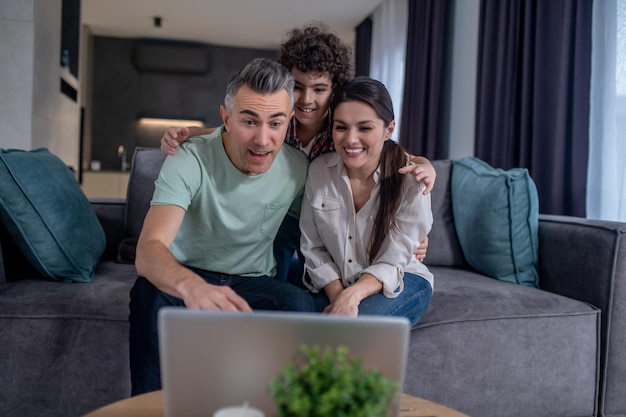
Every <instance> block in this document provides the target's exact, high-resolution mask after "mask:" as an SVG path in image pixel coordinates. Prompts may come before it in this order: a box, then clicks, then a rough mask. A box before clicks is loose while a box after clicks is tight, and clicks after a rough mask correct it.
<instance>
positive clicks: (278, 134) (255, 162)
mask: <svg viewBox="0 0 626 417" xmlns="http://www.w3.org/2000/svg"><path fill="white" fill-rule="evenodd" d="M233 103H234V104H233V108H232V109H231V111H230V112H229V111H227V110H226V108H225V107H224V106H222V107H220V114H221V115H222V120H223V121H224V126H225V127H226V131H227V133H226V134H225V135H224V148H225V150H226V154H227V155H228V157H229V158H230V160H231V162H232V163H233V165H235V167H237V169H239V170H240V171H241V172H243V173H244V174H246V175H258V174H262V173H263V172H265V171H267V170H268V169H269V168H270V166H271V165H272V162H274V158H276V155H278V152H279V151H280V148H281V147H282V145H283V142H284V141H285V135H286V134H287V126H288V124H289V120H290V119H291V116H292V115H293V111H292V110H291V103H290V100H289V94H287V91H285V90H284V89H283V90H280V91H279V92H277V93H273V94H259V93H256V92H254V91H252V90H251V89H250V88H249V87H248V86H246V85H243V86H241V88H240V89H239V91H238V92H237V94H236V95H235V97H234V100H233Z"/></svg>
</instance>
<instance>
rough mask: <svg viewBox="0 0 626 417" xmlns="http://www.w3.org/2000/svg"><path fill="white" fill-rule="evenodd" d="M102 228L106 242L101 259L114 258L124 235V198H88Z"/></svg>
mask: <svg viewBox="0 0 626 417" xmlns="http://www.w3.org/2000/svg"><path fill="white" fill-rule="evenodd" d="M89 202H90V203H91V206H92V207H93V208H94V210H95V212H96V215H97V216H98V220H100V224H101V225H102V228H103V229H104V234H105V235H106V239H107V244H106V249H105V250H104V254H103V255H102V259H103V260H104V259H109V260H110V259H116V258H117V250H118V246H119V244H120V241H121V240H122V239H123V238H124V237H125V236H126V229H125V216H126V200H124V199H119V198H92V199H90V200H89Z"/></svg>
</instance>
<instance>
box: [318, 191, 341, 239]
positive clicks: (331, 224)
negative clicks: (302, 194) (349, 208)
mask: <svg viewBox="0 0 626 417" xmlns="http://www.w3.org/2000/svg"><path fill="white" fill-rule="evenodd" d="M311 208H312V209H313V218H314V219H315V224H316V226H317V230H318V232H319V234H320V235H336V234H337V233H338V232H339V226H340V222H341V217H340V215H341V201H340V200H338V199H336V198H331V197H315V198H314V199H313V200H312V201H311Z"/></svg>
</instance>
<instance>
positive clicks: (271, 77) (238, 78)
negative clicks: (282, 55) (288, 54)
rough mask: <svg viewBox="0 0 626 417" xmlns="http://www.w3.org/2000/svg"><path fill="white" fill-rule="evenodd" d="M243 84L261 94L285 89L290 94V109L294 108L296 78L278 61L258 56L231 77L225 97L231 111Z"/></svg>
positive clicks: (226, 104)
mask: <svg viewBox="0 0 626 417" xmlns="http://www.w3.org/2000/svg"><path fill="white" fill-rule="evenodd" d="M242 85H246V86H248V87H249V88H250V89H251V90H252V91H254V92H255V93H259V94H274V93H277V92H279V91H280V90H282V89H284V90H286V91H287V94H289V103H290V109H293V103H294V99H293V87H294V85H295V81H294V78H293V76H292V75H291V73H290V72H289V70H288V69H287V68H285V67H284V66H283V65H282V64H279V63H278V62H276V61H272V60H271V59H267V58H256V59H254V60H252V61H251V62H250V63H249V64H248V65H246V66H245V67H243V69H241V70H240V71H239V72H238V73H236V74H235V75H233V76H232V77H231V79H230V80H229V81H228V86H227V87H226V97H225V98H224V106H225V107H226V110H228V111H229V112H230V111H231V110H232V108H233V106H234V104H235V103H234V100H235V95H236V94H237V92H238V91H239V89H240V88H241V86H242Z"/></svg>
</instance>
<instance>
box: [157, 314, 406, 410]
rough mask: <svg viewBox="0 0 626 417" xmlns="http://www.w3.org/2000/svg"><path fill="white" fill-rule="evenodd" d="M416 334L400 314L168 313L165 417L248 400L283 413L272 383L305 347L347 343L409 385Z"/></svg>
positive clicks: (164, 323) (163, 348)
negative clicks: (272, 393)
mask: <svg viewBox="0 0 626 417" xmlns="http://www.w3.org/2000/svg"><path fill="white" fill-rule="evenodd" d="M409 331H410V324H409V321H408V320H407V319H404V318H395V317H379V316H360V317H358V318H349V317H342V316H330V315H322V314H313V313H286V312H255V313H230V312H212V311H199V310H188V309H184V308H169V307H168V308H163V309H161V310H160V311H159V349H160V359H161V382H162V385H163V397H164V398H163V400H164V412H165V417H196V416H197V417H211V416H213V413H214V412H215V411H216V410H217V409H219V408H222V407H226V406H233V405H242V404H244V403H247V404H249V406H250V407H255V408H258V409H260V410H261V411H263V412H264V413H265V416H266V417H270V416H273V415H275V414H276V411H277V409H276V406H275V404H274V402H273V400H272V398H271V396H270V393H269V384H270V381H271V380H272V379H273V378H274V377H276V376H277V375H278V374H280V373H281V371H282V370H283V367H284V365H285V364H286V363H287V362H289V361H290V360H292V359H293V356H294V354H295V353H296V352H297V350H298V349H299V348H300V346H301V345H303V344H305V345H309V346H314V345H318V346H320V347H322V348H325V347H330V348H333V349H334V348H336V347H338V346H340V345H343V346H347V347H348V348H349V349H350V353H349V356H350V357H356V358H360V359H362V360H363V364H364V365H365V367H366V368H367V369H378V370H379V371H380V372H381V373H382V374H383V375H385V376H386V377H387V378H389V379H392V380H395V381H398V383H399V384H400V385H399V386H400V387H402V384H403V382H404V372H405V368H406V367H405V363H406V357H407V351H408V342H409ZM396 414H397V413H396Z"/></svg>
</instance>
